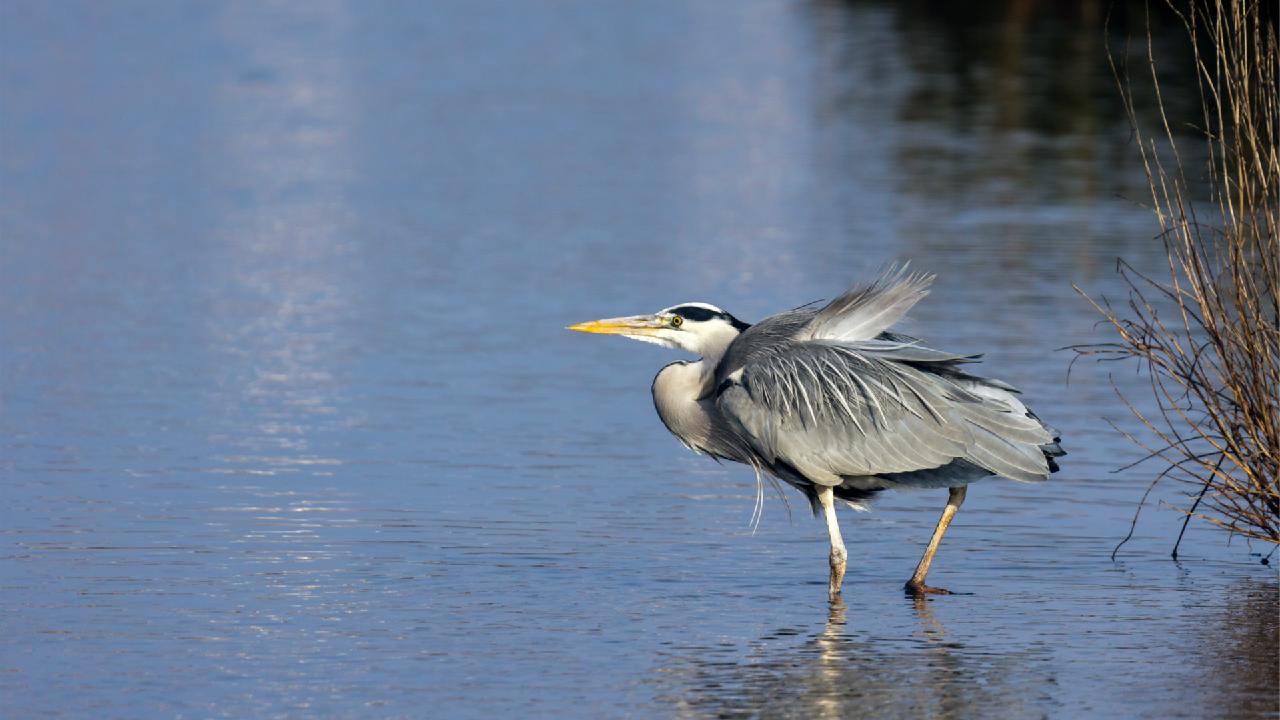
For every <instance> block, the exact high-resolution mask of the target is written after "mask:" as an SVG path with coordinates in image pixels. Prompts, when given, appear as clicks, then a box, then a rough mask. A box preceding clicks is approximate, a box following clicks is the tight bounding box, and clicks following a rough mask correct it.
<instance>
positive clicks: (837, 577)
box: [827, 547, 848, 602]
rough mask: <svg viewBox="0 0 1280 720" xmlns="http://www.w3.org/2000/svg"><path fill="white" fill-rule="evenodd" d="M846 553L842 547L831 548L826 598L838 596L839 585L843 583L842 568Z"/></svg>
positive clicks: (836, 597)
mask: <svg viewBox="0 0 1280 720" xmlns="http://www.w3.org/2000/svg"><path fill="white" fill-rule="evenodd" d="M847 557H848V553H847V552H845V549H844V548H843V547H840V548H832V549H831V575H830V578H829V579H828V580H827V598H828V599H829V600H831V601H833V602H834V601H836V600H837V599H839V598H840V586H841V585H843V584H844V569H845V566H846V558H847Z"/></svg>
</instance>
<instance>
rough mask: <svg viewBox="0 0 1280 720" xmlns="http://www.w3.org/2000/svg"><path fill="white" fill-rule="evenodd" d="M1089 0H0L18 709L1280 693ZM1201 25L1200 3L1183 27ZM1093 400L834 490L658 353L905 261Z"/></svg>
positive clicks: (1010, 708)
mask: <svg viewBox="0 0 1280 720" xmlns="http://www.w3.org/2000/svg"><path fill="white" fill-rule="evenodd" d="M1100 13H1101V10H1100V8H1099V7H1097V6H1095V5H1094V4H1089V3H1086V4H1084V5H1082V6H1081V8H1080V9H1079V10H1076V9H1066V10H1064V9H1057V8H1046V7H1041V6H1037V5H1030V4H1027V5H1024V4H1022V3H1014V4H1012V5H1010V6H1009V7H1007V8H1003V9H998V10H995V9H992V10H983V11H976V12H972V13H969V12H966V13H965V14H964V15H963V16H957V15H956V14H955V11H949V10H947V9H946V8H945V7H941V6H940V7H935V6H933V5H928V4H905V5H899V4H893V3H875V2H872V3H839V2H754V1H753V2H735V3H714V4H713V3H691V2H674V1H673V2H656V3H623V2H543V1H542V0H531V1H529V2H520V3H498V2H461V1H459V2H436V3H430V4H426V3H423V4H409V3H369V4H366V3H345V2H336V1H333V2H308V3H290V2H280V3H235V2H229V3H212V4H206V3H145V2H137V3H134V2H129V3H92V2H61V3H42V2H13V1H11V2H6V3H4V4H3V5H0V483H2V484H0V487H3V495H2V497H0V499H2V500H3V503H0V593H2V596H3V599H4V601H3V603H0V637H3V638H4V640H3V642H2V643H0V708H3V709H2V710H0V714H3V715H4V716H5V717H14V718H26V717H93V718H107V717H129V718H138V717H235V718H243V717H261V718H268V717H371V718H372V717H423V716H436V717H460V718H466V717H476V718H488V717H495V716H501V715H504V714H510V715H517V716H526V715H533V716H543V717H593V718H594V717H670V716H687V717H703V716H713V717H715V716H718V717H754V716H768V717H775V716H780V717H797V718H811V717H857V716H867V717H895V716H896V717H922V716H928V717H976V716H983V717H1045V716H1049V717H1085V716H1087V717H1135V716H1137V717H1152V718H1168V717H1206V716H1222V717H1226V716H1231V717H1268V716H1269V717H1274V716H1275V715H1276V714H1277V712H1278V711H1280V706H1278V705H1277V680H1276V678H1277V641H1276V638H1277V620H1276V618H1277V577H1276V574H1275V571H1274V570H1273V569H1272V568H1273V567H1274V565H1272V566H1271V567H1267V566H1263V565H1261V564H1260V563H1259V556H1258V555H1257V553H1265V552H1267V551H1269V549H1270V548H1268V547H1262V546H1258V545H1254V546H1252V547H1251V546H1250V545H1249V544H1248V543H1246V542H1244V541H1242V540H1241V539H1240V538H1235V539H1234V540H1232V541H1230V542H1228V538H1227V537H1226V536H1225V535H1224V534H1222V533H1220V532H1218V531H1216V530H1213V529H1211V528H1209V527H1208V526H1207V525H1206V524H1204V523H1196V522H1193V523H1192V524H1191V526H1190V530H1189V531H1188V533H1187V536H1186V538H1185V539H1184V540H1183V544H1182V548H1181V551H1182V556H1183V560H1182V562H1181V563H1178V564H1175V563H1173V562H1171V561H1169V560H1168V559H1167V558H1168V552H1169V549H1170V547H1171V546H1172V543H1173V539H1174V537H1176V535H1177V531H1178V528H1179V527H1180V525H1181V522H1182V516H1181V515H1180V514H1178V513H1177V512H1176V511H1174V510H1172V509H1170V508H1169V507H1168V506H1162V505H1161V504H1160V503H1161V501H1165V502H1175V503H1183V504H1185V501H1184V499H1183V493H1185V492H1187V491H1189V490H1190V488H1186V487H1179V486H1176V485H1168V486H1160V487H1158V488H1157V489H1156V491H1155V492H1154V493H1153V496H1152V499H1151V500H1150V501H1149V504H1148V507H1147V509H1146V510H1145V511H1144V512H1143V514H1142V515H1141V516H1140V518H1139V522H1138V524H1137V527H1136V532H1135V537H1134V539H1133V540H1132V541H1131V542H1130V543H1129V544H1127V545H1126V546H1125V547H1124V548H1123V549H1122V551H1121V553H1120V554H1119V556H1118V558H1117V560H1116V561H1115V562H1112V561H1111V560H1109V559H1108V555H1109V553H1110V552H1111V550H1112V548H1113V547H1114V546H1115V545H1116V543H1117V542H1118V541H1119V540H1120V539H1121V538H1122V537H1124V535H1125V533H1126V532H1127V530H1128V527H1129V522H1130V519H1131V517H1132V515H1133V511H1134V508H1135V505H1136V503H1137V501H1138V499H1139V498H1140V497H1141V495H1142V492H1143V491H1144V489H1145V488H1146V485H1147V483H1148V482H1149V480H1150V478H1151V476H1152V475H1153V473H1154V472H1155V471H1156V469H1158V468H1151V467H1139V468H1138V469H1136V470H1133V471H1126V472H1122V473H1115V472H1113V471H1114V470H1115V469H1116V468H1118V467H1120V466H1122V465H1125V464H1127V463H1129V462H1132V461H1134V460H1136V459H1138V458H1139V457H1140V456H1141V452H1140V451H1138V450H1137V449H1136V448H1134V447H1133V446H1132V445H1130V444H1129V443H1127V442H1126V441H1125V440H1124V439H1123V438H1121V437H1120V436H1119V435H1118V433H1117V432H1116V431H1115V430H1114V429H1112V427H1111V426H1110V425H1109V424H1108V420H1114V421H1117V422H1121V423H1126V422H1129V418H1128V415H1127V411H1126V410H1125V409H1124V406H1123V405H1122V404H1121V402H1120V401H1119V400H1118V399H1117V397H1116V395H1115V392H1114V391H1113V389H1112V387H1111V384H1110V383H1109V381H1108V373H1111V374H1113V375H1114V378H1113V379H1114V380H1115V382H1116V383H1117V385H1118V386H1119V387H1120V389H1121V390H1122V391H1124V392H1127V393H1129V394H1130V395H1132V396H1134V397H1138V398H1140V397H1141V393H1142V392H1143V390H1144V389H1145V388H1146V386H1145V384H1144V382H1145V381H1144V380H1143V378H1142V377H1140V376H1136V375H1134V374H1133V372H1132V368H1128V367H1121V366H1110V367H1101V368H1100V367H1097V366H1093V365H1084V366H1077V368H1076V370H1075V372H1074V373H1073V374H1072V377H1071V382H1070V384H1069V385H1068V384H1067V382H1066V366H1067V362H1068V360H1069V354H1068V353H1064V352H1059V351H1057V348H1060V347H1063V346H1065V345H1069V344H1072V343H1079V342H1091V341H1098V340H1103V339H1106V335H1105V333H1104V332H1103V331H1102V330H1100V329H1099V328H1097V327H1096V326H1095V323H1096V317H1095V315H1093V314H1092V311H1091V310H1090V308H1089V306H1088V305H1087V304H1086V303H1085V302H1084V301H1083V300H1082V299H1081V298H1080V296H1079V295H1077V294H1076V292H1075V291H1074V290H1073V289H1072V287H1071V286H1072V283H1075V284H1078V285H1080V286H1081V287H1083V288H1085V289H1087V290H1089V291H1090V292H1093V293H1106V294H1110V295H1112V296H1119V297H1122V296H1123V292H1122V290H1121V288H1120V286H1119V285H1118V283H1117V279H1116V277H1115V276H1114V274H1113V272H1112V270H1113V267H1114V260H1115V257H1116V256H1117V255H1123V256H1125V257H1126V258H1128V259H1129V260H1131V261H1133V262H1134V263H1135V264H1137V265H1138V266H1139V267H1141V268H1145V269H1149V270H1152V271H1154V272H1158V271H1159V270H1160V267H1161V266H1160V263H1161V256H1160V253H1159V248H1158V246H1157V244H1156V243H1154V242H1153V240H1152V237H1153V235H1154V234H1155V231H1156V229H1155V226H1154V222H1153V220H1152V218H1151V217H1150V216H1149V215H1148V213H1147V212H1146V211H1145V210H1144V209H1143V208H1142V207H1141V202H1142V199H1143V197H1144V193H1146V183H1145V180H1144V178H1143V175H1142V169H1141V166H1140V164H1139V162H1138V160H1137V157H1136V154H1135V150H1134V148H1133V146H1132V145H1131V144H1130V140H1129V132H1128V127H1127V125H1126V124H1125V122H1124V120H1123V115H1122V114H1121V110H1120V108H1119V106H1118V103H1117V102H1116V101H1115V98H1114V89H1113V87H1112V85H1111V80H1110V76H1109V75H1108V70H1107V68H1106V64H1105V54H1104V47H1103V42H1104V36H1103V34H1102V32H1101V30H1100V29H1099V28H1100V23H1101V14H1100ZM1166 41H1167V42H1169V43H1170V44H1172V42H1173V41H1172V40H1168V39H1166ZM896 258H900V259H911V260H912V261H913V263H914V267H916V268H918V269H921V270H930V271H935V272H937V273H938V274H939V279H938V282H937V284H936V287H935V290H934V293H933V295H932V296H931V297H930V298H928V299H927V300H926V301H925V303H923V304H922V305H921V306H919V307H918V308H917V310H916V311H915V312H914V313H913V316H912V319H911V320H910V322H909V325H908V326H907V327H908V329H909V330H910V331H911V332H912V333H913V334H918V335H922V336H924V337H927V338H928V339H929V340H930V342H931V343H932V344H934V345H936V346H940V347H944V348H949V349H951V348H953V349H957V350H961V351H965V352H971V351H973V352H985V353H986V354H987V361H986V365H985V366H984V369H985V371H986V372H987V373H989V374H992V375H994V376H997V377H1001V378H1003V379H1005V380H1007V381H1009V382H1012V383H1014V384H1016V385H1018V386H1020V387H1021V388H1022V389H1023V390H1024V391H1025V393H1026V399H1027V401H1028V403H1029V404H1030V405H1031V406H1032V407H1033V408H1035V409H1037V410H1038V411H1039V412H1040V414H1041V415H1043V416H1044V417H1045V418H1046V419H1047V420H1049V421H1050V422H1051V423H1053V424H1054V425H1056V426H1058V427H1059V428H1061V430H1062V431H1063V435H1064V444H1065V445H1066V446H1067V448H1068V450H1069V451H1070V453H1071V454H1070V455H1069V456H1068V457H1067V458H1065V459H1064V462H1063V467H1064V469H1063V471H1062V472H1061V473H1059V474H1057V475H1055V476H1054V477H1053V479H1052V481H1051V482H1049V483H1046V484H1044V485H1036V486H1029V485H1019V484H1015V483H1011V482H1007V481H999V480H992V481H984V482H983V483H980V484H978V485H976V486H974V487H973V488H972V490H971V492H970V493H969V499H968V501H967V502H966V504H965V506H964V509H963V510H962V511H961V512H960V514H959V516H958V518H957V520H956V522H955V524H954V525H953V527H952V530H951V532H950V533H949V534H948V536H947V539H946V541H945V543H944V545H943V548H942V551H941V553H940V555H939V558H938V561H937V562H936V563H935V566H934V570H933V572H932V573H931V575H930V580H931V581H932V582H934V583H935V584H939V585H943V586H946V587H950V588H952V589H953V590H958V591H964V592H968V593H972V594H971V595H962V596H954V597H942V598H934V599H931V600H930V601H929V602H925V603H913V602H912V601H910V600H908V599H905V598H904V597H903V596H902V592H901V585H902V582H903V581H904V580H905V579H906V577H907V575H909V573H910V571H911V569H912V568H913V567H914V564H915V561H916V559H917V558H918V556H919V552H920V551H921V549H922V548H923V545H924V543H925V541H926V540H927V538H928V535H929V533H930V531H931V529H932V525H933V522H934V521H935V519H936V517H937V514H938V512H939V511H940V510H941V507H942V504H943V502H944V497H945V495H944V494H942V493H941V492H940V491H935V492H920V493H901V494H897V495H892V496H889V497H886V498H884V499H883V500H882V501H881V502H879V503H878V505H877V507H876V509H875V510H874V512H871V513H864V514H854V513H848V514H847V515H845V516H844V517H843V518H842V521H843V525H844V532H845V537H846V540H847V542H848V544H849V550H850V570H849V575H848V577H847V579H846V590H845V594H844V598H845V603H844V605H842V606H835V607H831V606H829V605H828V603H827V599H826V552H827V550H826V534H825V529H824V528H823V526H822V525H821V523H817V522H815V521H813V520H811V519H810V518H809V517H808V513H807V510H806V509H805V508H804V507H803V505H804V503H803V500H802V499H801V498H800V497H799V496H798V495H796V494H794V493H792V494H791V495H790V497H789V500H790V510H788V509H787V506H786V505H784V503H783V502H781V501H780V500H777V499H776V498H774V499H770V500H768V502H767V504H766V507H765V513H764V518H763V521H762V523H761V525H760V527H759V529H758V530H757V531H756V532H754V533H753V532H752V529H751V526H750V518H751V513H752V507H753V503H754V492H755V481H754V477H753V475H752V474H751V472H750V471H749V470H748V469H746V468H743V467H739V466H732V465H725V466H721V465H717V464H715V463H712V462H710V461H708V460H706V459H705V458H699V457H696V456H693V455H692V454H690V453H688V452H687V451H685V450H684V449H683V448H681V447H680V446H679V445H678V443H677V442H676V441H675V440H674V439H672V438H671V437H670V436H669V435H668V434H667V433H666V431H665V430H664V429H663V427H662V425H661V424H660V423H659V422H658V420H657V418H656V417H655V416H654V413H653V409H652V405H651V402H650V399H649V396H648V387H649V382H650V380H651V378H652V376H653V374H654V373H656V372H657V370H658V369H659V367H660V366H661V365H662V364H665V363H666V362H669V361H671V360H672V359H675V357H674V356H672V355H671V354H670V353H667V352H665V351H663V350H661V349H659V348H655V347H651V346H643V345H638V344H635V343H627V342H625V341H622V340H614V339H606V338H596V337H587V336H579V335H574V334H572V333H568V332H565V331H564V330H563V328H564V326H565V325H567V324H569V323H572V322H577V321H582V320H588V319H592V318H596V317H604V316H612V315H620V314H630V313H639V312H651V311H654V310H657V309H659V308H662V307H665V306H668V305H671V304H674V303H676V302H681V301H687V300H704V301H710V302H714V303H716V304H718V305H721V306H723V307H725V308H728V309H730V310H731V311H732V312H734V313H735V314H736V315H738V316H740V317H742V318H744V319H747V320H754V319H757V318H759V317H762V316H764V315H766V314H769V313H771V312H775V311H777V310H780V309H784V308H789V307H793V306H796V305H799V304H802V303H806V302H809V301H812V300H816V299H819V298H824V297H830V296H832V295H833V294H834V293H837V292H839V291H841V290H842V289H843V288H844V287H845V286H846V285H848V284H849V283H851V282H854V281H857V280H860V279H865V278H866V277H868V276H869V275H870V274H871V273H873V272H874V270H875V269H876V268H877V267H878V266H880V265H881V264H882V263H884V262H886V261H888V260H891V259H896Z"/></svg>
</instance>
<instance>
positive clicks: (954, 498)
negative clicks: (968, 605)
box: [906, 485, 965, 597]
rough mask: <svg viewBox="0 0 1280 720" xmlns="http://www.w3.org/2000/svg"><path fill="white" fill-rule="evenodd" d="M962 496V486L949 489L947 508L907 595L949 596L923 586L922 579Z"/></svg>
mask: <svg viewBox="0 0 1280 720" xmlns="http://www.w3.org/2000/svg"><path fill="white" fill-rule="evenodd" d="M964 494H965V486H964V485H961V486H960V487H953V488H951V494H950V495H948V496H947V506H946V507H945V508H943V509H942V517H940V518H938V527H936V528H934V530H933V537H932V538H930V540H929V547H927V548H925V550H924V556H923V557H921V558H920V564H919V565H916V571H915V574H913V575H912V576H911V579H910V580H908V581H907V586H906V590H907V594H908V595H915V596H917V597H918V596H920V595H950V594H951V591H950V590H943V589H942V588H934V587H929V586H928V585H925V584H924V577H925V575H928V574H929V566H930V565H932V564H933V556H934V555H935V554H936V553H937V552H938V545H940V544H942V536H943V535H944V534H946V532H947V528H948V527H949V526H950V525H951V520H952V518H954V517H955V516H956V511H957V510H959V509H960V505H961V504H963V503H964Z"/></svg>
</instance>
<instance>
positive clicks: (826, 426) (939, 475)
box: [717, 273, 1056, 488]
mask: <svg viewBox="0 0 1280 720" xmlns="http://www.w3.org/2000/svg"><path fill="white" fill-rule="evenodd" d="M899 275H900V273H899ZM926 284H927V283H926ZM903 286H906V287H907V290H905V291H904V290H902V289H901V288H902V287H903ZM912 288H914V290H913V289H912ZM921 290H922V286H921V285H920V280H919V279H918V278H906V279H905V280H902V279H899V282H898V284H884V283H883V282H881V283H879V284H878V286H872V288H871V289H870V290H866V291H862V292H861V293H850V294H847V295H855V296H856V297H857V298H859V299H858V300H857V302H852V303H845V307H846V308H847V312H852V313H855V314H856V313H860V312H864V311H866V312H869V313H872V314H874V315H875V316H876V317H877V318H883V317H885V316H887V315H892V314H893V313H894V312H896V310H894V309H892V308H890V306H893V305H895V304H896V305H898V306H900V305H901V303H902V302H904V301H902V300H900V298H902V297H905V295H904V293H906V294H910V292H919V291H921ZM881 296H884V297H881ZM842 297H844V296H842ZM885 298H888V299H885ZM893 298H899V300H893ZM916 299H918V298H916ZM840 302H842V300H837V301H836V303H840ZM910 302H914V300H910ZM834 304H835V303H833V305H834ZM908 306H909V305H908ZM886 308H890V309H886ZM829 309H830V306H828V307H827V308H823V310H821V311H818V312H817V313H814V312H812V311H809V312H808V313H807V314H806V313H803V312H795V311H793V312H792V313H784V314H783V315H780V316H774V317H773V318H768V319H766V320H764V321H762V322H761V323H759V324H757V325H755V326H753V327H752V328H750V329H749V330H747V331H746V332H744V333H743V334H742V335H741V336H740V337H739V338H738V339H737V340H736V341H735V342H734V344H733V346H731V347H730V349H729V352H728V353H726V355H725V358H724V359H723V360H722V362H721V363H720V366H719V368H718V377H717V387H718V391H719V395H718V398H717V403H718V405H719V406H720V409H721V412H722V413H723V414H724V415H725V416H726V417H727V418H729V419H730V420H731V421H732V422H734V423H735V424H736V425H737V428H738V431H739V432H741V433H742V434H743V435H744V438H745V439H747V440H748V441H749V442H750V443H751V444H752V445H753V446H754V447H755V448H756V450H757V452H759V453H760V454H761V455H762V456H763V457H764V458H765V459H766V460H770V461H772V460H781V461H783V462H786V463H787V464H789V465H791V466H793V467H795V468H796V469H797V470H799V471H800V472H801V473H803V474H804V475H805V476H806V477H808V478H809V479H810V480H812V481H813V482H816V483H819V484H823V485H841V484H847V483H850V482H852V483H853V485H855V486H861V487H866V488H874V487H877V486H878V487H890V486H893V485H896V484H905V485H923V486H933V485H936V486H942V485H947V484H950V485H954V484H959V483H960V482H962V481H963V482H968V481H971V480H973V479H976V478H977V477H981V476H984V475H989V474H996V475H1002V476H1004V477H1008V478H1011V479H1014V480H1023V481H1036V480H1042V479H1044V478H1045V477H1046V476H1047V475H1048V474H1049V472H1050V471H1051V469H1052V459H1051V457H1049V455H1050V450H1048V449H1046V446H1050V445H1053V443H1054V442H1055V440H1056V438H1055V436H1054V433H1053V431H1052V430H1051V429H1049V428H1047V427H1046V426H1044V425H1043V424H1042V423H1041V422H1040V421H1039V420H1037V419H1036V418H1035V417H1034V416H1033V415H1031V414H1030V413H1029V412H1028V411H1027V409H1026V407H1025V406H1024V405H1023V404H1022V403H1021V401H1019V400H1018V399H1017V397H1016V395H1015V393H1016V391H1015V390H1014V389H1013V388H1012V387H1010V386H1008V385H1006V384H1004V383H1001V382H999V381H993V380H987V379H984V378H979V377H976V376H973V375H969V374H967V373H964V372H963V371H961V370H960V369H959V366H960V365H961V364H963V363H967V362H972V361H974V360H976V357H975V356H965V355H956V354H953V353H947V352H943V351H940V350H934V349H932V348H928V347H925V346H924V345H922V344H921V343H920V342H919V341H918V340H915V339H914V338H909V337H906V336H902V335H895V334H891V333H886V332H884V331H883V328H880V329H878V330H876V332H877V335H876V336H875V337H873V338H868V339H864V340H855V341H849V340H843V339H833V338H829V337H825V336H824V335H826V334H828V333H832V332H837V331H839V329H841V328H845V329H847V328H850V327H858V328H861V329H860V330H858V331H857V332H864V331H865V330H866V329H867V328H875V327H877V326H878V323H879V320H865V321H855V322H852V323H846V322H843V321H841V319H840V318H839V317H837V316H836V315H834V314H830V313H827V311H828V310H829ZM824 313H825V315H824ZM900 316H901V313H898V314H897V315H895V316H894V319H897V317H900ZM816 324H823V327H825V328H827V329H826V330H821V331H815V330H814V326H815V325H816ZM832 328H835V330H832ZM1055 447H1056V446H1055Z"/></svg>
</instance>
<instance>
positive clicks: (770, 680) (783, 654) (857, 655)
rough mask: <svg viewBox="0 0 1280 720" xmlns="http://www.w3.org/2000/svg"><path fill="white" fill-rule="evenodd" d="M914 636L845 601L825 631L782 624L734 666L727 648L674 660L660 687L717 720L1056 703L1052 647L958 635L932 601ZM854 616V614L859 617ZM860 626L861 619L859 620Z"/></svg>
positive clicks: (679, 704)
mask: <svg viewBox="0 0 1280 720" xmlns="http://www.w3.org/2000/svg"><path fill="white" fill-rule="evenodd" d="M913 602H914V614H915V617H916V623H915V625H916V627H915V629H914V632H909V634H906V635H905V636H903V635H899V636H894V634H893V633H894V628H891V627H887V626H881V628H880V629H878V630H876V631H874V632H872V631H867V630H859V629H857V627H856V625H857V622H858V613H859V611H858V609H857V608H855V609H854V610H852V611H850V610H849V609H848V608H847V606H846V605H845V603H844V601H843V600H841V599H839V598H837V599H835V600H833V601H832V602H831V603H830V606H829V611H828V614H827V619H826V622H825V624H824V626H823V627H822V629H821V630H820V631H818V632H816V633H815V634H813V635H812V636H810V637H808V638H807V639H805V640H803V641H801V642H799V643H798V644H795V643H791V642H789V641H790V640H792V639H796V638H799V637H802V636H803V633H802V632H801V631H798V630H797V629H795V628H781V629H779V630H777V631H775V632H773V633H769V634H767V635H765V636H763V637H762V638H760V639H759V640H758V641H756V642H755V643H753V644H752V647H749V648H746V649H744V651H743V653H742V657H741V659H739V660H738V661H736V662H726V658H725V657H724V655H723V654H721V653H715V654H712V653H703V654H699V650H700V648H687V649H686V650H687V654H685V655H683V656H677V657H673V658H671V660H670V661H669V662H668V663H666V666H665V667H664V668H662V670H661V672H660V675H659V678H660V679H659V680H658V681H657V682H660V683H661V684H663V685H670V687H668V688H666V689H665V691H663V692H660V693H659V695H660V696H661V697H665V698H666V700H668V701H670V702H672V703H673V704H674V705H675V707H676V708H677V713H678V714H681V715H699V716H701V715H713V716H717V717H745V716H783V717H803V718H848V717H877V718H883V717H912V718H916V717H933V718H951V717H1029V716H1031V717H1035V716H1041V715H1044V714H1045V712H1046V711H1047V710H1048V709H1049V708H1048V706H1049V705H1052V700H1050V696H1049V694H1048V693H1047V692H1046V687H1047V686H1051V685H1052V683H1053V673H1052V668H1051V663H1050V659H1049V654H1048V651H1047V650H1039V649H1036V648H1022V649H1009V648H1004V647H1002V648H998V649H997V648H984V647H973V646H972V645H970V644H969V643H966V642H960V641H957V640H955V639H953V638H950V637H949V635H948V632H947V629H946V627H945V625H944V624H943V622H942V621H941V619H940V618H938V617H937V616H936V615H935V614H934V612H933V609H932V607H931V602H930V601H929V600H928V599H926V598H916V599H914V600H913ZM851 615H852V617H850V616H851ZM851 623H852V624H851Z"/></svg>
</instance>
